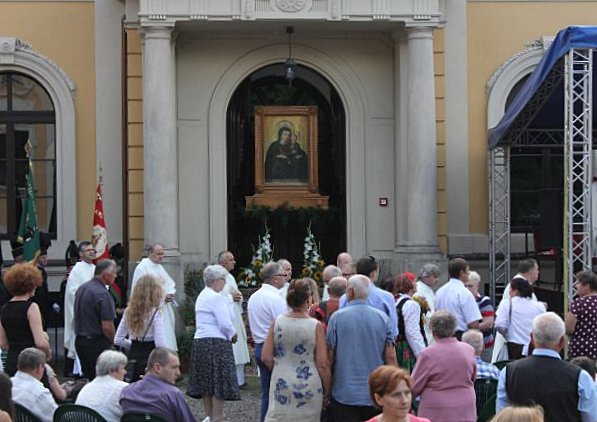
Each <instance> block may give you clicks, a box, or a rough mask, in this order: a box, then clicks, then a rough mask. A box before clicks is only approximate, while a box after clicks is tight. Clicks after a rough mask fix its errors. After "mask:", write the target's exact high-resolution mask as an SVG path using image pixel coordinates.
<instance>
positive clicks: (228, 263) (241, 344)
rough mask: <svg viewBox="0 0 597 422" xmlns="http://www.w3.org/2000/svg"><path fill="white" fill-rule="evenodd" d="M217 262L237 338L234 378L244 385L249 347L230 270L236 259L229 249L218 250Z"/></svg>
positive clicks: (238, 295)
mask: <svg viewBox="0 0 597 422" xmlns="http://www.w3.org/2000/svg"><path fill="white" fill-rule="evenodd" d="M218 263H219V264H220V265H221V266H222V267H224V268H225V269H226V271H227V273H226V285H225V286H224V288H223V289H222V291H221V292H220V294H221V295H222V296H224V297H225V298H226V299H227V300H228V306H229V308H230V315H231V316H232V324H233V325H234V329H235V330H236V334H237V336H238V340H237V341H236V342H235V343H233V344H232V352H233V353H234V364H235V365H236V379H237V382H238V385H239V386H244V385H245V384H246V383H245V365H246V364H247V363H249V362H250V360H251V358H250V356H249V348H248V347H247V331H246V329H245V322H244V320H243V295H242V293H241V292H240V290H238V284H236V280H235V279H234V276H233V275H232V274H231V271H232V270H234V266H235V265H236V260H235V259H234V255H233V254H232V252H230V251H224V252H220V253H219V254H218Z"/></svg>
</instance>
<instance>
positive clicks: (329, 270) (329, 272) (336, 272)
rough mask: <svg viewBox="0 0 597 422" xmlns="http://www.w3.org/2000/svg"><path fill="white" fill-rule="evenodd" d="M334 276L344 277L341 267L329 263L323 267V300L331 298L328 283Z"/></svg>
mask: <svg viewBox="0 0 597 422" xmlns="http://www.w3.org/2000/svg"><path fill="white" fill-rule="evenodd" d="M334 277H342V271H340V268H338V267H336V266H335V265H328V266H327V267H325V268H324V269H323V272H322V273H321V278H322V280H323V295H322V297H321V300H328V299H329V298H330V294H329V292H328V284H329V283H330V280H331V279H332V278H334Z"/></svg>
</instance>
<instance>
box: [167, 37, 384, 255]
mask: <svg viewBox="0 0 597 422" xmlns="http://www.w3.org/2000/svg"><path fill="white" fill-rule="evenodd" d="M393 49H394V47H393V41H391V40H390V38H389V36H388V35H387V34H377V33H371V34H359V36H356V35H345V34H344V35H342V36H338V37H337V38H334V37H333V36H329V35H328V36H327V37H325V38H323V39H322V38H321V37H317V36H315V35H313V36H312V38H309V36H302V37H301V38H300V39H297V45H296V47H295V48H294V49H293V56H294V57H295V58H296V59H297V61H298V62H299V63H302V64H303V65H306V64H308V65H309V66H310V67H312V68H313V69H315V70H316V71H319V72H320V73H322V74H323V75H324V76H326V77H328V79H329V80H330V81H331V82H332V84H333V85H335V86H336V89H337V90H338V92H339V94H340V96H341V97H342V98H343V99H344V102H345V104H344V106H345V112H346V118H347V172H350V174H348V173H347V177H348V180H347V185H348V187H347V189H348V192H347V205H348V207H349V211H348V214H349V215H348V216H347V217H348V218H347V220H348V225H349V228H348V233H347V234H348V249H349V250H350V251H351V252H353V253H354V254H355V255H356V256H360V255H362V254H365V253H368V252H374V251H375V252H378V253H382V252H383V251H387V252H388V253H391V251H392V249H393V246H394V244H395V242H396V240H395V232H396V230H395V220H396V218H395V213H394V206H395V197H394V192H395V177H394V157H395V155H394V127H395V122H394V118H393V116H394V97H393V86H394V81H393V80H394V52H393ZM286 54H287V45H286V44H285V43H278V42H277V43H272V39H271V37H269V36H262V37H260V36H256V35H252V36H245V37H240V38H239V39H230V36H221V37H218V36H217V35H214V34H210V36H209V39H205V38H203V39H201V38H198V37H197V38H196V39H193V38H191V37H189V36H187V35H185V34H179V35H178V38H177V84H178V86H177V90H178V93H177V95H178V125H179V135H178V136H179V139H178V143H179V160H180V169H179V182H180V189H181V190H180V192H181V195H180V198H181V204H180V205H181V206H180V214H181V218H180V221H181V226H180V248H181V253H182V254H184V255H185V258H184V259H185V260H188V258H190V257H191V256H194V257H201V258H200V259H203V260H205V259H213V255H214V254H215V253H217V252H218V250H219V249H223V248H225V247H226V238H225V233H226V227H225V226H224V227H221V226H222V224H225V221H226V218H225V216H226V212H227V210H226V207H225V204H226V189H225V180H226V178H225V142H226V134H225V133H224V132H223V130H224V128H225V125H223V124H222V119H223V121H224V122H225V115H224V116H221V115H220V114H222V113H221V112H224V113H223V114H225V111H224V107H222V104H220V108H218V109H217V110H214V109H213V107H214V104H216V103H218V102H220V103H221V101H223V100H225V101H226V103H225V104H227V101H228V99H229V98H230V96H231V95H232V93H233V91H234V88H235V87H236V86H237V85H238V83H239V82H240V81H242V79H244V77H246V76H247V75H248V74H250V73H251V71H253V70H256V69H258V68H260V67H262V66H265V65H267V64H270V63H275V62H280V61H283V60H284V58H285V56H286ZM240 69H242V70H240ZM239 72H240V73H239ZM231 78H232V80H234V81H235V83H230V82H229V81H230V80H231ZM225 80H228V82H224V81H225ZM224 87H225V88H224ZM222 90H225V91H226V92H222ZM222 97H223V99H222ZM220 111H221V112H220ZM210 113H212V114H213V113H217V114H218V115H217V116H215V117H214V116H213V115H212V114H210ZM214 122H216V123H214ZM210 137H211V138H210ZM222 167H223V170H222ZM219 179H222V180H219ZM210 182H212V184H211V186H210ZM380 196H385V197H388V199H389V202H390V204H389V206H388V207H385V208H381V207H379V206H378V205H377V202H378V197H380ZM197 238H199V239H197ZM382 254H383V253H382Z"/></svg>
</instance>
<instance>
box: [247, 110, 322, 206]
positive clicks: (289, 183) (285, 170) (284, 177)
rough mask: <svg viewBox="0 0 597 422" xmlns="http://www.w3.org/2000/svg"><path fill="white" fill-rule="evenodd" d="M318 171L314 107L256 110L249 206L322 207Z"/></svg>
mask: <svg viewBox="0 0 597 422" xmlns="http://www.w3.org/2000/svg"><path fill="white" fill-rule="evenodd" d="M318 176H319V175H318V167H317V107H316V106H284V107H281V106H257V107H255V195H254V196H252V197H247V203H248V205H267V206H272V207H276V206H279V205H281V204H283V203H288V204H289V205H290V206H294V207H301V206H324V207H327V197H324V196H321V195H319V177H318Z"/></svg>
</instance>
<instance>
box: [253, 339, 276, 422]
mask: <svg viewBox="0 0 597 422" xmlns="http://www.w3.org/2000/svg"><path fill="white" fill-rule="evenodd" d="M262 350H263V343H257V344H255V361H256V362H257V366H258V367H259V381H260V382H261V416H260V419H259V420H260V421H261V422H263V421H264V420H265V415H266V414H267V408H268V406H269V382H270V380H271V378H272V372H271V371H270V370H269V369H268V367H267V366H265V364H264V363H263V362H262V361H261V351H262Z"/></svg>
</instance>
